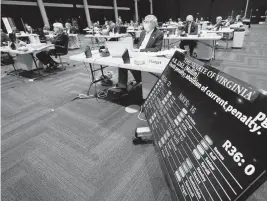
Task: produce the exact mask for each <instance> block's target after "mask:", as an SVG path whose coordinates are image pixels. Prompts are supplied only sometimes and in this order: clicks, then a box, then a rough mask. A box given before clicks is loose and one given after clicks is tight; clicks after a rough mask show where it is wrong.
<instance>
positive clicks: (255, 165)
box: [143, 52, 267, 201]
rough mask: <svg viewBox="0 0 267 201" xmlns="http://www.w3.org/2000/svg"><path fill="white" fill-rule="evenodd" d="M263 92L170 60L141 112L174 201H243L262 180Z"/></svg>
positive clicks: (196, 64)
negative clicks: (145, 119)
mask: <svg viewBox="0 0 267 201" xmlns="http://www.w3.org/2000/svg"><path fill="white" fill-rule="evenodd" d="M264 93H265V92H264V91H261V90H257V89H256V88H254V87H252V86H250V85H248V84H246V83H244V82H242V81H240V80H238V79H236V78H234V77H232V76H229V75H227V74H225V73H223V72H220V71H219V70H217V69H215V68H213V67H211V66H208V65H204V64H203V63H202V62H200V61H198V60H194V59H191V58H188V57H186V56H184V55H183V54H181V53H179V52H176V53H175V54H174V55H173V57H172V58H171V59H170V62H169V64H168V65H167V67H166V68H165V70H164V72H163V73H162V75H161V77H160V78H159V80H158V81H157V83H156V84H155V86H154V87H153V89H152V90H151V92H150V94H149V95H148V97H147V100H146V101H145V103H144V105H143V107H144V113H145V115H146V118H147V121H148V124H149V127H150V130H151V132H152V134H153V138H154V143H155V145H156V149H157V151H158V153H159V155H160V158H161V161H162V165H163V167H164V169H165V170H166V171H165V172H164V173H165V175H167V178H168V180H169V181H170V184H171V187H172V196H173V199H175V200H179V201H183V200H186V201H187V200H190V201H191V200H192V201H194V200H196V201H202V200H206V201H208V200H214V201H228V200H229V201H231V200H246V198H248V197H249V196H250V195H251V194H252V193H253V192H254V191H255V190H256V189H257V188H258V187H259V186H260V185H261V184H262V183H263V182H265V181H266V166H267V157H266V154H267V146H266V143H267V137H266V136H267V96H266V95H265V94H264Z"/></svg>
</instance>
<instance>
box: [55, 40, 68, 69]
mask: <svg viewBox="0 0 267 201" xmlns="http://www.w3.org/2000/svg"><path fill="white" fill-rule="evenodd" d="M68 46H69V38H68V40H67V41H66V43H65V44H64V46H60V45H55V48H57V47H59V48H62V49H61V50H62V51H60V52H56V53H55V54H54V56H55V58H57V57H58V58H59V61H60V62H59V63H60V64H61V66H62V68H63V70H66V67H65V66H64V65H63V63H66V64H68V65H70V64H69V63H68V62H63V61H62V59H61V56H64V55H67V54H68V51H69V50H68Z"/></svg>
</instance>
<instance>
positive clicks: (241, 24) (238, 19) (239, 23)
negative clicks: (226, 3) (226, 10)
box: [235, 15, 243, 27]
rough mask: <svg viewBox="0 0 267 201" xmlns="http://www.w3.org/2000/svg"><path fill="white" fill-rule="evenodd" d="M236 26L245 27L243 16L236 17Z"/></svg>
mask: <svg viewBox="0 0 267 201" xmlns="http://www.w3.org/2000/svg"><path fill="white" fill-rule="evenodd" d="M235 24H237V25H239V27H241V26H243V23H242V18H241V15H237V16H236V19H235Z"/></svg>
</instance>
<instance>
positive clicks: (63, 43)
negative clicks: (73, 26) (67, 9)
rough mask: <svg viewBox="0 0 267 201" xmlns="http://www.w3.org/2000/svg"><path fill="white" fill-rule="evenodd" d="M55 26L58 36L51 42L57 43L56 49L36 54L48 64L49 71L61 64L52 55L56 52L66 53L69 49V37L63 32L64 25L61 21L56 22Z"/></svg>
mask: <svg viewBox="0 0 267 201" xmlns="http://www.w3.org/2000/svg"><path fill="white" fill-rule="evenodd" d="M53 27H54V32H55V34H56V36H55V37H53V38H52V39H51V42H52V44H54V45H55V49H51V50H49V51H42V52H39V53H37V54H36V57H37V58H38V59H39V60H40V61H41V62H42V63H43V64H44V65H46V66H47V71H49V70H51V69H53V68H56V67H57V66H58V65H59V63H57V62H55V61H54V60H53V59H52V58H51V55H56V53H62V54H65V53H67V51H68V42H69V37H68V35H67V34H65V33H64V32H63V30H64V28H63V25H62V24H61V23H54V24H53Z"/></svg>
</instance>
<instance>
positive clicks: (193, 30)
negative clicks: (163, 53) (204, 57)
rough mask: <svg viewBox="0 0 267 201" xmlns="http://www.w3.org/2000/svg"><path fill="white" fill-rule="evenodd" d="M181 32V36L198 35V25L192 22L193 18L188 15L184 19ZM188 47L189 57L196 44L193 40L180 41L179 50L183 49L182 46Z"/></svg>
mask: <svg viewBox="0 0 267 201" xmlns="http://www.w3.org/2000/svg"><path fill="white" fill-rule="evenodd" d="M183 30H184V31H183V32H182V34H181V35H186V34H189V35H197V33H198V25H197V24H196V23H195V22H194V18H193V16H192V15H188V16H187V17H186V24H185V26H184V28H183ZM186 45H188V46H189V52H190V56H192V55H193V51H194V49H195V47H196V46H197V42H196V41H195V40H182V41H181V43H180V48H181V49H185V48H184V46H186Z"/></svg>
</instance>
